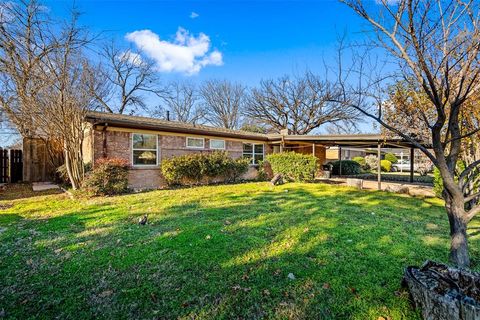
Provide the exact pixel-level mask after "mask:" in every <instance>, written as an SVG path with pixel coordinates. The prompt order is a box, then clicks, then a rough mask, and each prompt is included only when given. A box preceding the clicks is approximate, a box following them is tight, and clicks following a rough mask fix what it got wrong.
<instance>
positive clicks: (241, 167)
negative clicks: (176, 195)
mask: <svg viewBox="0 0 480 320" xmlns="http://www.w3.org/2000/svg"><path fill="white" fill-rule="evenodd" d="M248 163H249V161H248V159H232V158H231V157H230V156H229V155H228V153H227V152H225V151H216V152H212V153H197V154H186V155H183V156H177V157H172V158H170V159H165V160H162V165H161V170H162V174H163V177H164V178H165V180H166V182H167V184H168V185H170V186H176V185H199V184H208V183H212V182H235V181H238V180H239V179H240V178H241V176H242V175H243V174H244V173H245V172H247V170H248Z"/></svg>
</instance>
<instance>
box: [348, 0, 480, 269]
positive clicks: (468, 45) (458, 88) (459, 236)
mask: <svg viewBox="0 0 480 320" xmlns="http://www.w3.org/2000/svg"><path fill="white" fill-rule="evenodd" d="M341 1H342V2H343V3H345V4H347V5H348V6H349V7H350V8H352V9H353V10H354V12H356V13H357V14H358V15H359V16H360V17H361V18H363V19H364V21H366V22H367V24H368V25H369V26H370V27H371V28H372V31H373V32H372V33H371V34H374V35H375V36H374V37H372V39H371V40H372V44H373V45H374V46H375V47H376V48H381V49H384V50H386V52H387V53H388V54H389V55H390V56H391V57H393V59H394V61H395V62H396V64H397V65H398V69H397V70H396V72H394V74H393V76H394V77H395V78H396V79H394V81H399V80H402V81H406V82H407V83H408V84H409V86H411V87H412V88H418V89H419V90H421V91H422V92H423V93H424V94H425V96H426V97H427V99H428V102H429V104H428V106H429V108H428V109H427V110H428V113H427V112H426V111H424V110H419V113H420V116H421V119H422V122H423V124H424V125H425V127H427V128H428V129H429V131H430V133H431V138H430V139H431V140H430V143H431V145H432V147H433V151H430V150H429V149H427V148H426V147H425V146H424V145H423V144H422V143H421V141H419V140H418V139H417V138H416V137H414V136H412V135H410V134H408V132H405V131H403V130H401V128H399V127H397V126H396V125H395V124H394V123H386V122H385V121H384V120H383V118H382V116H381V112H376V111H375V112H374V111H372V110H371V109H370V108H369V103H368V102H367V101H368V99H366V100H364V99H360V98H358V97H357V98H355V99H351V98H352V97H351V96H350V97H349V96H347V95H345V96H344V103H345V105H349V106H353V107H355V108H356V109H357V110H359V111H361V112H362V113H364V114H365V115H367V116H368V117H370V118H372V119H374V120H375V121H377V122H378V123H380V124H381V125H382V126H384V127H385V128H387V129H388V130H390V131H392V132H394V133H396V134H397V135H398V136H401V137H403V138H405V139H407V140H408V141H410V142H411V143H412V144H414V145H415V146H416V147H417V148H419V149H420V150H421V151H422V152H423V153H424V154H426V155H427V156H428V157H429V158H430V159H431V160H432V162H433V163H434V164H435V166H436V167H437V168H438V169H439V171H440V174H441V176H442V180H443V184H444V191H443V197H444V199H445V208H446V211H447V216H448V221H449V224H450V237H451V246H450V258H451V261H452V262H453V263H455V264H456V265H458V266H462V267H465V266H468V265H469V264H470V256H469V250H468V241H467V225H468V223H469V222H470V221H471V220H472V219H473V218H474V217H475V216H476V215H477V214H478V213H479V212H480V205H479V197H480V193H479V190H478V188H477V189H476V190H473V189H472V188H470V187H469V186H472V185H477V186H478V182H479V179H480V170H479V165H480V161H478V160H477V161H474V162H472V163H470V164H469V165H468V166H467V167H466V169H465V170H463V172H461V173H458V172H456V167H457V166H456V164H457V161H458V160H459V159H460V156H461V153H462V145H463V142H465V139H468V138H469V137H471V136H472V135H474V134H476V133H477V132H479V130H480V128H479V127H478V126H472V127H471V128H470V129H469V130H468V131H464V132H462V129H461V125H462V113H463V114H464V115H465V116H466V115H467V114H466V111H467V108H468V104H469V102H470V103H478V102H475V101H472V100H471V99H472V98H473V97H475V96H478V92H479V88H480V82H479V79H480V65H479V61H480V60H479V58H480V55H479V53H480V26H479V23H480V19H479V14H480V12H479V5H480V3H479V2H478V1H474V0H466V1H461V0H450V1H445V0H398V1H395V2H392V1H388V0H379V1H377V2H376V4H373V3H369V4H368V5H367V4H364V3H363V1H362V0H341ZM358 74H359V75H361V74H364V73H362V72H360V73H358ZM378 82H379V81H374V82H369V83H370V86H369V87H367V86H366V84H364V85H363V88H362V89H361V90H358V87H357V88H355V89H356V94H357V95H368V96H373V93H372V92H371V91H370V92H369V89H371V88H373V87H375V85H374V83H377V84H378ZM343 85H344V87H346V82H343ZM354 91H355V90H354ZM362 101H363V102H364V103H361V102H362ZM370 101H371V100H370ZM359 102H360V103H359ZM381 105H382V104H381V103H379V104H377V106H381ZM476 108H477V109H478V106H477V107H476Z"/></svg>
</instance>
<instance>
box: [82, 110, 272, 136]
mask: <svg viewBox="0 0 480 320" xmlns="http://www.w3.org/2000/svg"><path fill="white" fill-rule="evenodd" d="M86 120H87V121H88V122H91V123H93V124H98V125H105V124H107V125H108V126H115V127H122V128H132V129H147V130H156V131H168V132H177V133H190V134H199V135H210V136H219V137H230V138H238V139H250V140H261V141H267V140H268V135H266V134H262V133H255V132H248V131H243V130H232V129H225V128H218V127H212V126H206V125H199V124H191V123H185V122H179V121H168V120H162V119H155V118H147V117H139V116H130V115H122V114H114V113H106V112H95V111H92V112H89V113H88V114H87V116H86Z"/></svg>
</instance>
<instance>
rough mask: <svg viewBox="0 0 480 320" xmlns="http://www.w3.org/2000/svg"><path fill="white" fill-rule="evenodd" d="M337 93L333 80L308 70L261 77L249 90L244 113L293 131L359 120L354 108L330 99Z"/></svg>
mask: <svg viewBox="0 0 480 320" xmlns="http://www.w3.org/2000/svg"><path fill="white" fill-rule="evenodd" d="M336 94H337V93H336V88H335V86H334V85H333V84H331V83H330V82H328V81H323V80H322V79H320V77H318V76H316V75H314V74H313V73H311V72H306V73H305V74H304V75H303V76H301V77H295V78H291V77H289V76H284V77H281V78H278V79H275V80H273V79H271V80H263V81H261V83H260V87H259V88H254V89H253V90H252V94H251V96H250V99H249V103H248V107H247V108H246V113H247V115H248V116H249V117H250V118H253V119H256V120H257V121H259V122H262V123H264V124H265V125H266V126H267V127H270V128H272V129H274V130H276V131H280V130H282V129H289V130H290V131H291V133H292V134H307V133H309V132H311V131H312V130H314V129H317V128H318V127H320V126H321V125H323V124H326V123H330V124H341V123H345V122H349V123H350V124H352V123H354V121H356V120H359V117H358V111H357V110H355V109H354V108H348V107H343V106H340V105H338V104H336V103H333V102H332V99H333V98H334V97H335V95H336Z"/></svg>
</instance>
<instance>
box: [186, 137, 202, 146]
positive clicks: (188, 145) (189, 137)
mask: <svg viewBox="0 0 480 320" xmlns="http://www.w3.org/2000/svg"><path fill="white" fill-rule="evenodd" d="M188 139H197V140H202V142H203V143H202V146H201V147H191V146H189V145H188ZM185 146H186V147H187V148H188V149H205V138H199V137H187V138H186V139H185Z"/></svg>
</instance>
